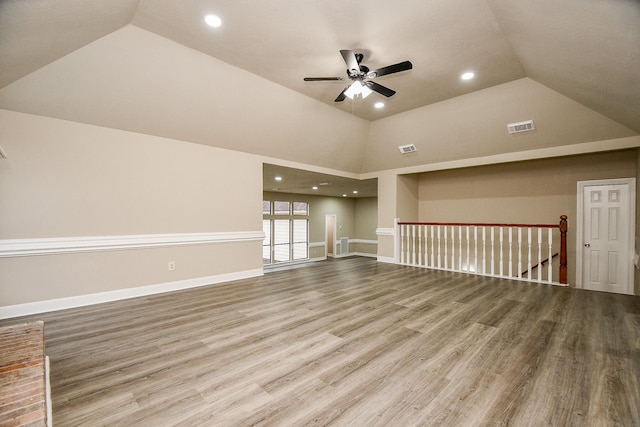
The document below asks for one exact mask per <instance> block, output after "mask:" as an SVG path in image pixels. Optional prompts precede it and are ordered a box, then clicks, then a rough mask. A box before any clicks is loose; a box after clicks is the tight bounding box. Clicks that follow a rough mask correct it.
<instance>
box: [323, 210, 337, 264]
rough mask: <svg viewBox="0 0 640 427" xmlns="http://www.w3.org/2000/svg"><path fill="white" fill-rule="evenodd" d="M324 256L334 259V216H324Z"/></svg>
mask: <svg viewBox="0 0 640 427" xmlns="http://www.w3.org/2000/svg"><path fill="white" fill-rule="evenodd" d="M324 230H325V239H324V240H325V243H324V248H325V256H326V257H334V254H335V248H336V244H335V242H336V215H335V214H328V215H326V216H325V227H324Z"/></svg>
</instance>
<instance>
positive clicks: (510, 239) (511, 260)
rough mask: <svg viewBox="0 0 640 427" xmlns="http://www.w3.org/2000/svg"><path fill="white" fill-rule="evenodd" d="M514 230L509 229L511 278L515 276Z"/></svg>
mask: <svg viewBox="0 0 640 427" xmlns="http://www.w3.org/2000/svg"><path fill="white" fill-rule="evenodd" d="M512 244H513V228H511V227H509V277H512V276H513V246H511V245H512Z"/></svg>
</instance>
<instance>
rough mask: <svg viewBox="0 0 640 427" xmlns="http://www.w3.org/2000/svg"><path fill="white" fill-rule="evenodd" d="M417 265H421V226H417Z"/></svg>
mask: <svg viewBox="0 0 640 427" xmlns="http://www.w3.org/2000/svg"><path fill="white" fill-rule="evenodd" d="M418 265H422V227H421V226H418Z"/></svg>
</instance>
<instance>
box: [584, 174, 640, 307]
mask: <svg viewBox="0 0 640 427" xmlns="http://www.w3.org/2000/svg"><path fill="white" fill-rule="evenodd" d="M635 184H636V182H635V178H625V179H612V180H598V181H580V182H578V206H577V208H578V209H577V212H578V216H577V224H576V225H577V227H576V229H577V230H578V231H577V235H576V282H577V283H576V284H577V286H578V287H581V288H583V289H589V290H593V291H602V292H614V293H620V294H630V295H632V294H633V253H634V241H633V238H632V236H634V235H635V191H636V190H635Z"/></svg>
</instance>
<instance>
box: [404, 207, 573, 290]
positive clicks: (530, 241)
mask: <svg viewBox="0 0 640 427" xmlns="http://www.w3.org/2000/svg"><path fill="white" fill-rule="evenodd" d="M566 237H567V216H566V215H562V216H561V217H560V222H559V223H558V224H491V223H457V222H397V224H396V245H397V248H398V250H397V251H396V254H397V255H396V263H397V264H402V265H410V266H415V267H425V268H432V269H439V270H449V271H457V272H464V273H471V274H479V275H484V276H492V277H501V278H508V279H518V280H526V281H531V282H538V283H553V284H562V285H566V283H567V239H566ZM555 252H557V253H559V255H560V256H559V265H558V266H557V267H558V269H557V274H556V273H555V271H556V270H554V268H552V265H553V259H554V258H555V256H556V255H557V253H556V254H554V253H555ZM545 256H546V259H544V257H545ZM525 266H526V268H525ZM534 270H535V274H534Z"/></svg>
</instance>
